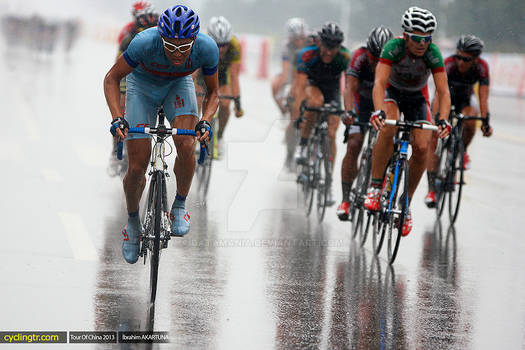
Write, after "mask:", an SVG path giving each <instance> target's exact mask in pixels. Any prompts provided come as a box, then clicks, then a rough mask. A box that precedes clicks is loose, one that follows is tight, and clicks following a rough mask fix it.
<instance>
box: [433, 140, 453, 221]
mask: <svg viewBox="0 0 525 350" xmlns="http://www.w3.org/2000/svg"><path fill="white" fill-rule="evenodd" d="M449 141H450V139H449V140H447V141H446V143H445V144H444V145H443V146H442V147H441V152H440V154H439V163H438V169H437V171H436V179H435V182H436V184H435V189H436V216H437V217H438V218H441V215H442V214H443V208H445V202H446V198H447V159H448V152H449V151H450V146H449V145H450V142H449Z"/></svg>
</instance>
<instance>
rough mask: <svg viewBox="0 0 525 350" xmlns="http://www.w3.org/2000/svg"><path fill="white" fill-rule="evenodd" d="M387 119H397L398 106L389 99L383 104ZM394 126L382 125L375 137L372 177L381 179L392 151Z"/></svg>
mask: <svg viewBox="0 0 525 350" xmlns="http://www.w3.org/2000/svg"><path fill="white" fill-rule="evenodd" d="M385 106H386V111H385V113H386V117H387V119H392V120H399V108H398V107H397V104H395V103H394V102H392V101H390V102H388V103H386V104H385ZM395 133H396V128H393V127H388V126H387V127H383V128H381V131H380V132H379V135H378V137H377V143H376V145H375V147H374V150H373V151H372V179H382V178H383V175H384V172H385V168H386V165H387V163H388V160H389V159H390V156H391V155H392V152H393V151H394V141H393V138H394V135H395Z"/></svg>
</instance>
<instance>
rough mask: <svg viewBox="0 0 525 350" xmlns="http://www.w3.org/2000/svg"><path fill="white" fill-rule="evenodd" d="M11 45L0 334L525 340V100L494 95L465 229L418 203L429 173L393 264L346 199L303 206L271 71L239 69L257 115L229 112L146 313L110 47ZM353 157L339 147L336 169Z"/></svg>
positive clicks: (324, 341) (412, 342)
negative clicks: (267, 74) (44, 53)
mask: <svg viewBox="0 0 525 350" xmlns="http://www.w3.org/2000/svg"><path fill="white" fill-rule="evenodd" d="M5 51H6V50H3V51H2V56H1V58H0V60H1V61H2V62H1V63H2V64H0V76H1V77H2V84H0V96H2V103H1V110H2V117H1V118H2V126H3V129H4V132H3V137H2V138H1V139H0V160H1V161H2V173H1V175H0V176H1V179H2V184H3V186H2V189H3V195H2V200H1V201H0V212H1V213H2V215H1V218H2V220H1V222H2V230H1V232H2V244H1V245H2V249H1V250H0V260H1V261H2V263H1V264H0V276H1V278H2V281H1V283H0V296H1V298H0V310H1V311H0V315H1V316H0V330H3V331H7V330H53V331H55V330H61V331H75V330H86V331H94V330H97V331H106V330H109V331H119V330H151V329H153V330H156V331H168V332H169V334H170V340H171V344H167V345H153V346H152V348H190V349H191V348H194V349H203V348H208V349H216V348H219V349H271V348H277V349H290V348H301V349H304V348H310V349H315V348H322V349H348V348H351V349H520V348H525V346H524V345H525V293H523V290H525V275H524V274H523V269H524V268H525V254H523V252H524V251H525V235H524V233H525V232H524V228H523V227H524V225H525V215H524V214H523V210H522V209H523V208H524V207H525V200H524V197H525V190H524V186H523V181H522V178H521V176H523V174H524V170H525V166H524V164H525V136H523V130H525V128H524V126H525V117H524V114H523V110H525V100H519V99H513V98H504V97H491V99H490V105H491V108H490V110H491V113H492V114H491V115H492V120H493V127H494V136H493V137H492V138H483V137H481V136H480V134H478V135H477V136H476V138H475V139H474V142H473V144H472V146H471V147H470V149H469V152H470V156H471V160H472V168H471V169H470V170H468V172H467V182H468V184H467V185H466V186H465V188H464V195H463V202H462V207H461V212H460V216H459V218H458V222H457V224H456V225H455V227H454V228H450V227H449V223H448V218H447V216H445V219H444V220H443V221H442V222H441V224H440V225H439V224H437V223H436V221H435V214H434V212H433V211H431V210H429V209H427V208H426V207H425V206H424V204H423V196H424V195H425V193H426V181H425V180H424V179H423V181H422V182H421V185H420V187H419V188H418V191H417V192H416V195H415V197H414V199H413V205H412V208H413V209H412V210H413V217H414V229H413V232H412V233H411V234H410V235H409V236H408V237H406V238H403V239H402V241H401V248H400V251H399V256H398V258H397V260H396V262H395V264H394V267H393V268H392V269H391V268H389V267H388V264H387V262H386V260H385V256H384V255H380V256H379V258H375V257H374V255H373V253H372V251H371V243H370V242H367V243H366V244H365V247H364V248H360V247H358V246H357V245H356V244H353V243H352V240H351V239H350V225H349V224H348V223H342V222H340V221H339V220H338V219H337V217H336V215H335V207H333V208H330V209H329V210H328V212H327V214H326V218H325V220H324V222H323V223H322V224H319V223H318V222H317V219H316V217H315V214H313V215H312V217H310V218H306V217H305V214H304V208H303V206H302V203H301V200H300V197H299V196H298V193H297V185H296V184H295V178H294V175H292V174H289V173H287V172H286V171H285V170H284V169H283V163H284V153H285V148H284V144H283V127H284V125H285V123H284V122H283V121H282V120H281V119H280V118H281V117H280V114H279V113H278V111H277V109H276V107H275V105H274V104H273V102H272V100H271V97H270V86H269V81H267V80H256V79H253V78H250V77H247V76H243V78H242V81H241V84H242V100H243V107H244V109H245V112H246V115H245V116H244V117H243V118H242V119H235V118H234V117H233V116H232V117H231V120H230V125H229V126H228V130H227V131H226V134H225V138H226V143H225V146H226V155H225V157H223V159H222V160H221V161H219V162H216V164H215V166H214V172H213V175H212V176H213V177H212V180H211V188H210V191H209V193H208V197H207V199H206V200H204V199H203V198H200V197H199V196H197V195H195V193H192V194H191V195H190V197H189V199H188V208H189V211H190V214H191V218H192V227H191V232H190V234H189V235H187V236H186V237H185V238H182V239H176V240H175V239H174V240H172V241H171V242H170V246H169V247H168V249H167V250H165V251H163V252H162V256H161V261H160V272H159V286H158V293H157V302H156V305H155V308H154V310H155V313H154V315H153V316H152V317H150V316H151V315H152V314H151V313H150V311H151V309H150V308H149V305H148V303H147V300H148V283H149V270H148V267H149V265H144V264H143V263H142V261H140V260H139V262H138V263H137V264H134V265H129V264H127V263H126V262H125V261H124V260H123V258H122V254H121V235H120V231H121V229H122V227H123V225H124V224H125V222H126V211H125V206H124V196H123V191H122V184H121V179H120V178H119V177H110V176H108V173H107V168H108V164H109V160H110V151H111V139H110V135H109V133H108V127H109V121H110V115H109V112H108V110H107V107H106V103H105V100H104V95H103V91H102V81H103V77H104V75H105V73H106V72H107V70H108V69H109V67H110V66H111V64H112V61H113V59H114V55H115V52H116V48H115V47H113V46H111V45H106V44H100V43H94V42H91V41H89V40H87V39H86V40H83V41H81V42H80V43H79V45H78V47H77V49H76V51H75V52H73V53H72V54H71V56H69V57H64V56H63V55H60V54H57V55H55V56H54V57H41V56H38V55H36V56H35V55H33V54H30V53H28V52H27V51H17V52H11V51H10V52H9V53H8V54H6V53H5ZM341 135H342V128H340V130H339V139H340V140H341ZM342 156H343V147H342V144H341V143H340V144H339V153H338V155H337V169H340V164H341V163H340V162H341V158H342ZM173 160H174V156H173V155H172V156H170V158H169V163H170V167H171V166H172V162H173ZM335 177H336V179H335V187H334V194H335V196H336V199H337V201H338V202H339V201H340V199H341V194H340V185H339V183H340V175H339V170H337V171H336V174H335ZM169 191H170V192H169V196H170V200H172V199H173V197H174V194H175V180H174V177H171V178H170V183H169ZM17 346H18V347H19V348H34V347H39V346H37V345H17ZM48 347H49V346H48ZM53 347H55V346H53ZM56 347H57V348H69V347H71V348H88V349H91V348H99V349H105V348H112V346H110V345H98V346H95V345H73V344H65V345H56ZM142 347H143V346H137V345H127V344H116V345H113V348H123V349H126V348H142ZM150 348H151V347H150Z"/></svg>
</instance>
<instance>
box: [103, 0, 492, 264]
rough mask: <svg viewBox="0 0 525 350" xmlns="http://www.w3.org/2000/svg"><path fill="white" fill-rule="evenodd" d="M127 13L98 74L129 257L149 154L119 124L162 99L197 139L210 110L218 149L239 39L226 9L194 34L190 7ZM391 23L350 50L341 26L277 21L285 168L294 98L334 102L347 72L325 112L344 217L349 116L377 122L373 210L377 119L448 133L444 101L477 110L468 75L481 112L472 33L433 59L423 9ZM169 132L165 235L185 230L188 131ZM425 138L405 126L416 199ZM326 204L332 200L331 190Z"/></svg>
mask: <svg viewBox="0 0 525 350" xmlns="http://www.w3.org/2000/svg"><path fill="white" fill-rule="evenodd" d="M132 15H133V17H134V19H133V21H131V22H130V23H129V24H128V25H126V27H125V28H124V29H123V30H122V32H121V33H120V35H119V53H118V55H117V59H116V62H115V64H114V65H113V67H112V68H111V69H110V70H109V72H108V73H107V74H106V77H105V78H104V93H105V96H106V101H107V103H108V106H109V110H110V113H111V117H112V121H111V125H110V131H111V133H112V135H113V137H117V138H120V139H125V140H126V148H127V154H128V162H129V163H128V169H127V172H126V175H125V176H124V180H123V183H124V192H125V197H126V205H127V210H128V222H127V225H126V226H125V228H124V230H123V232H122V234H123V245H122V251H123V255H124V258H125V260H126V261H127V262H128V263H135V262H136V261H137V259H138V255H139V244H140V242H139V237H140V231H141V222H140V217H139V214H138V212H139V202H140V198H141V196H142V192H143V190H144V187H145V183H146V180H145V173H146V170H147V167H148V164H149V159H150V154H151V141H150V136H148V135H139V134H128V129H129V127H130V126H131V127H135V126H155V123H156V120H155V118H156V112H157V109H158V107H160V106H162V107H163V109H164V112H165V113H166V117H167V120H168V121H169V123H170V124H171V126H172V127H174V128H181V129H195V132H196V134H197V140H198V141H199V142H201V143H205V142H207V141H208V140H209V138H210V137H211V135H212V133H213V132H215V130H212V128H211V124H210V122H211V120H212V118H213V117H214V115H215V113H216V112H217V109H218V113H217V114H218V118H219V130H218V139H219V150H220V149H221V146H220V145H221V140H222V137H223V135H224V130H225V128H226V125H227V123H228V119H229V116H230V111H231V105H230V104H231V103H230V102H231V101H232V100H233V102H234V103H233V107H234V114H235V116H236V117H241V116H242V115H243V113H244V112H243V109H242V107H241V100H240V86H239V72H240V62H241V54H242V53H241V45H240V43H239V41H238V39H237V38H236V37H235V36H234V35H233V33H232V27H231V24H230V23H229V22H228V20H227V19H225V18H224V17H222V16H220V17H213V18H211V19H210V21H209V23H208V26H207V32H208V33H207V34H204V33H202V31H201V30H200V19H199V16H198V15H197V13H195V11H193V10H192V9H191V8H188V7H187V6H184V5H176V6H173V7H170V8H168V9H166V10H165V11H163V12H161V13H157V12H155V10H154V9H153V6H152V5H151V4H150V3H149V2H147V1H139V2H136V3H135V4H133V8H132ZM401 24H402V28H403V31H404V32H403V34H402V36H401V37H398V38H394V35H393V33H392V31H391V30H390V29H388V28H385V27H382V26H381V27H377V28H374V29H373V30H372V31H371V32H370V35H369V37H368V40H367V44H366V46H363V47H361V48H359V49H357V50H356V51H355V52H354V53H353V54H351V53H350V51H349V50H348V49H347V48H345V47H344V46H343V45H342V43H343V41H344V35H343V32H342V31H341V29H340V28H339V26H338V25H337V24H335V23H326V24H325V25H323V27H322V28H321V30H319V31H318V32H317V33H309V31H308V29H307V26H306V24H305V22H304V20H302V19H300V18H291V19H289V20H288V21H287V24H286V28H287V40H286V43H285V44H284V49H283V55H282V72H281V74H279V75H278V76H277V77H276V78H275V79H274V80H273V81H272V92H273V95H274V98H275V100H276V102H277V105H278V106H279V108H280V110H281V111H282V112H283V113H284V112H289V113H290V124H289V126H288V128H287V130H286V139H287V141H288V142H287V145H288V146H287V164H288V165H289V166H292V164H294V163H295V162H301V161H304V158H305V157H306V146H307V144H308V140H309V137H310V134H311V131H312V128H313V126H314V124H315V122H316V118H317V114H316V113H315V112H305V113H304V116H302V118H303V120H304V122H302V123H301V124H300V138H299V140H297V142H296V141H295V140H296V136H295V135H296V134H297V131H296V125H297V123H296V122H295V121H296V120H297V119H298V118H299V115H300V113H301V112H300V110H301V108H300V106H301V104H306V105H307V106H309V107H321V106H323V105H324V104H327V103H328V104H331V105H334V106H339V107H340V105H341V93H342V91H341V76H342V75H343V74H345V76H346V80H345V81H346V83H345V87H344V90H343V91H344V93H343V95H344V109H345V110H347V112H346V113H345V115H344V116H343V118H340V117H339V116H329V117H328V135H329V138H330V143H331V160H332V167H333V166H334V161H333V160H334V159H335V154H336V131H337V129H338V126H339V124H340V123H341V119H342V122H343V123H344V124H345V125H346V128H345V129H346V130H345V138H346V139H347V152H346V155H345V158H344V160H343V165H342V173H341V175H342V176H341V178H342V194H343V200H342V203H341V204H340V205H339V207H338V209H337V215H338V216H339V218H340V219H341V220H347V219H348V213H349V208H350V205H351V203H350V197H349V194H350V190H351V187H352V182H353V180H354V178H355V176H356V173H357V168H358V165H357V163H358V160H357V158H358V154H359V152H360V150H361V147H362V144H363V137H364V136H363V134H364V130H362V129H361V128H359V127H356V126H353V125H352V124H353V122H354V121H360V122H370V123H371V124H372V125H373V127H374V128H376V129H377V130H379V129H380V130H381V132H380V133H379V137H378V140H377V144H376V145H375V147H374V151H373V162H372V163H373V164H372V180H371V183H370V188H369V190H368V195H367V199H366V201H365V206H366V208H367V209H368V210H378V209H379V191H380V186H381V181H382V176H383V173H384V169H385V167H386V165H387V164H386V163H387V161H388V159H389V157H390V154H391V153H392V149H393V142H392V140H393V136H394V133H395V130H394V129H393V128H391V127H386V126H385V123H384V120H385V119H399V118H400V114H401V113H402V114H403V115H404V118H405V120H408V121H414V122H420V123H436V125H438V126H439V137H442V138H443V137H446V136H447V135H448V133H450V131H451V126H450V123H449V122H448V116H449V112H450V106H451V101H452V105H453V106H455V108H456V111H461V112H462V113H464V114H466V115H475V114H477V113H478V112H477V110H476V108H475V104H474V102H473V101H472V100H471V98H472V95H473V91H474V85H475V84H476V83H479V100H480V104H479V105H480V112H481V116H482V117H485V118H486V117H488V103H487V100H488V90H489V89H488V87H489V74H488V66H487V63H486V62H485V61H484V60H482V59H481V58H480V57H479V56H480V54H481V51H482V49H483V42H482V41H481V40H480V39H479V38H477V37H475V36H472V35H463V36H461V38H460V40H459V42H458V45H457V52H456V54H455V55H453V56H451V57H449V58H447V59H446V60H443V58H442V56H441V52H440V50H439V49H438V47H437V46H436V45H435V44H433V43H432V33H433V32H434V30H435V29H436V26H437V21H436V18H435V17H434V15H433V14H432V13H430V12H429V11H428V10H425V9H420V8H418V7H411V8H409V9H408V10H407V11H406V12H405V13H404V14H403V16H402V22H401ZM431 73H432V75H433V78H434V83H435V86H436V95H435V97H434V100H433V104H432V107H431V105H430V102H429V96H428V90H427V80H428V78H429V76H430V74H431ZM286 86H289V90H287V89H285V87H286ZM285 91H286V92H285ZM221 96H230V97H231V98H228V99H221V98H220V97H221ZM201 110H202V111H201ZM201 114H202V117H201V118H200V119H199V116H200V115H201ZM482 131H483V134H484V135H485V136H489V135H490V134H491V133H492V129H491V128H490V126H489V125H488V124H487V123H484V124H483V127H482ZM474 133H475V124H469V125H468V128H466V129H465V134H464V135H463V136H464V142H465V144H466V145H468V144H469V143H470V141H471V140H472V137H473V135H474ZM436 137H437V136H436ZM173 142H174V145H175V148H176V150H177V157H176V160H175V165H174V173H175V177H176V180H177V193H176V197H175V200H174V202H173V205H172V208H171V211H170V213H169V216H170V218H171V220H172V227H171V234H172V235H174V236H184V235H185V234H187V233H188V232H189V228H190V215H189V213H188V211H187V210H186V204H185V201H186V197H187V195H188V192H189V189H190V185H191V181H192V177H193V174H194V170H195V156H194V143H195V140H194V139H193V138H190V137H184V136H173ZM434 144H435V137H433V136H432V134H431V133H430V132H428V131H423V130H415V131H414V132H413V142H412V147H413V151H412V157H411V159H410V183H409V194H408V195H409V200H410V199H411V198H412V195H413V193H414V191H415V189H416V187H417V185H418V183H419V180H420V178H421V176H422V174H423V172H424V171H425V170H426V169H427V167H428V171H427V172H428V174H429V189H430V191H429V193H428V195H427V198H426V199H425V200H426V203H427V205H428V206H432V205H435V194H434V188H433V186H434V184H433V178H434V177H435V170H434V169H435V164H434V163H435V159H434V158H433V157H431V156H430V155H431V154H432V153H433V150H432V147H434V146H432V145H434ZM465 157H467V158H468V156H465ZM466 160H468V159H466ZM467 163H468V162H467ZM329 202H331V203H332V204H333V203H334V200H333V198H332V196H331V193H330V200H329ZM411 227H412V217H411V215H410V213H409V214H408V216H407V218H406V220H405V222H404V226H403V234H404V235H407V234H408V233H409V232H410V229H411Z"/></svg>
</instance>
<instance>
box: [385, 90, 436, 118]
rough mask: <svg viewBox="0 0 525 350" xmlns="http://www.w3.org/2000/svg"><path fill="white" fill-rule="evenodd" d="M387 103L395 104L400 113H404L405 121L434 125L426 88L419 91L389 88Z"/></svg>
mask: <svg viewBox="0 0 525 350" xmlns="http://www.w3.org/2000/svg"><path fill="white" fill-rule="evenodd" d="M385 102H390V103H395V104H396V105H397V107H398V108H399V112H400V113H403V115H404V117H405V118H404V120H405V121H410V122H420V123H432V119H433V118H432V113H431V111H430V103H429V102H428V88H427V87H426V86H425V87H424V88H423V89H421V90H419V91H407V90H399V89H396V88H395V87H393V86H389V87H387V88H386V98H385Z"/></svg>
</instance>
